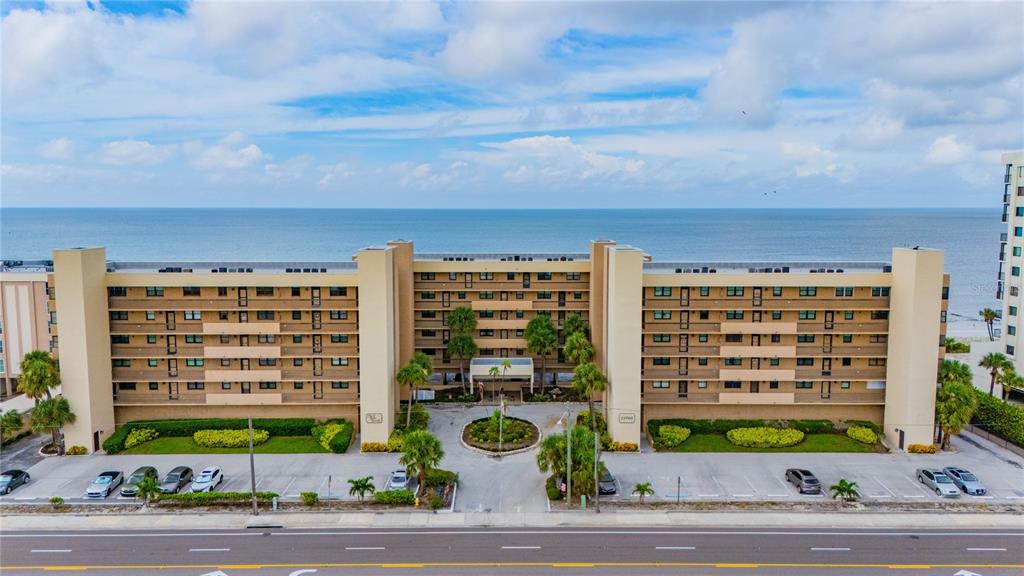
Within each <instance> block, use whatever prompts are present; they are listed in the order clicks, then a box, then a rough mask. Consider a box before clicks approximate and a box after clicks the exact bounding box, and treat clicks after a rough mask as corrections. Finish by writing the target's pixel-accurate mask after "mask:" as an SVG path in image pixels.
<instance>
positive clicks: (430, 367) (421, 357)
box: [409, 352, 434, 377]
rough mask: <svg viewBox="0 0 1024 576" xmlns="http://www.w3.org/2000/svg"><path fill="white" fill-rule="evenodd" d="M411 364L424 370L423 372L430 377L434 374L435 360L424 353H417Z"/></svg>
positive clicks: (413, 356)
mask: <svg viewBox="0 0 1024 576" xmlns="http://www.w3.org/2000/svg"><path fill="white" fill-rule="evenodd" d="M409 362H410V363H412V364H415V365H417V366H419V367H420V368H422V369H423V371H424V372H426V373H427V376H428V377H429V376H430V375H431V374H433V373H434V359H433V358H431V357H430V356H427V355H426V354H424V353H423V352H416V353H415V354H413V355H412V359H410V360H409Z"/></svg>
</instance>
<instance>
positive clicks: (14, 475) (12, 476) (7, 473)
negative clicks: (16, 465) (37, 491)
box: [0, 470, 30, 494]
mask: <svg viewBox="0 0 1024 576" xmlns="http://www.w3.org/2000/svg"><path fill="white" fill-rule="evenodd" d="M29 480H30V478H29V476H28V472H25V471H24V470H4V471H3V472H2V473H0V494H10V493H11V490H14V489H15V488H17V487H18V486H21V485H22V484H28V481H29Z"/></svg>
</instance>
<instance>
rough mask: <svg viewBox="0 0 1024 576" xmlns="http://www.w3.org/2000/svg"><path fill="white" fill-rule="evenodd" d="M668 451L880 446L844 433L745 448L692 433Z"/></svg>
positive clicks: (821, 449)
mask: <svg viewBox="0 0 1024 576" xmlns="http://www.w3.org/2000/svg"><path fill="white" fill-rule="evenodd" d="M669 451H670V452H879V451H880V448H878V447H877V445H875V446H870V445H868V444H862V443H860V442H858V441H856V440H854V439H853V438H850V437H849V436H846V435H845V434H808V435H807V436H805V437H804V441H803V442H801V443H799V444H797V445H796V446H790V447H789V448H745V447H743V446H737V445H735V444H733V443H732V442H729V439H728V438H726V437H725V434H693V435H691V436H690V437H689V438H687V440H686V442H683V443H682V444H681V445H680V446H678V447H676V448H673V449H671V450H669Z"/></svg>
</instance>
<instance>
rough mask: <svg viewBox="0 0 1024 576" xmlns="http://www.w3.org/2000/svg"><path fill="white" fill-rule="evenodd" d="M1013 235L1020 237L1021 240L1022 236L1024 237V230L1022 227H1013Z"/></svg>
mask: <svg viewBox="0 0 1024 576" xmlns="http://www.w3.org/2000/svg"><path fill="white" fill-rule="evenodd" d="M1013 235H1014V236H1016V237H1018V238H1020V237H1021V236H1024V228H1021V227H1020V226H1014V227H1013Z"/></svg>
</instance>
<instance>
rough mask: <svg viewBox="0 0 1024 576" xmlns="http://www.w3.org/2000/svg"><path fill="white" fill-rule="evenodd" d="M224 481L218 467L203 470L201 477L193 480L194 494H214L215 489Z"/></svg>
mask: <svg viewBox="0 0 1024 576" xmlns="http://www.w3.org/2000/svg"><path fill="white" fill-rule="evenodd" d="M223 481H224V474H222V473H221V471H220V468H217V467H216V466H210V467H209V468H203V471H202V472H200V473H199V476H196V477H195V479H193V480H192V492H213V489H214V488H216V487H217V486H218V485H219V484H220V483H221V482H223Z"/></svg>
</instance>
